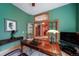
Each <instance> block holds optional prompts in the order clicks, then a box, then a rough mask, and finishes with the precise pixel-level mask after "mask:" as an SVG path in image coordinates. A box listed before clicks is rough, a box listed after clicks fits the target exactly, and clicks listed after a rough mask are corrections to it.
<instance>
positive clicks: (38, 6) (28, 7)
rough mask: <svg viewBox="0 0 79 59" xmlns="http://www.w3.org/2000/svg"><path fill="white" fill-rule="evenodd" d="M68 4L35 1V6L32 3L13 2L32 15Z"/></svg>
mask: <svg viewBox="0 0 79 59" xmlns="http://www.w3.org/2000/svg"><path fill="white" fill-rule="evenodd" d="M66 4H68V3H35V6H34V7H33V6H32V4H31V3H13V5H15V6H16V7H18V8H19V9H21V10H23V11H24V12H26V13H28V14H30V15H36V14H39V13H42V12H46V11H49V10H51V9H55V8H58V7H61V6H64V5H66Z"/></svg>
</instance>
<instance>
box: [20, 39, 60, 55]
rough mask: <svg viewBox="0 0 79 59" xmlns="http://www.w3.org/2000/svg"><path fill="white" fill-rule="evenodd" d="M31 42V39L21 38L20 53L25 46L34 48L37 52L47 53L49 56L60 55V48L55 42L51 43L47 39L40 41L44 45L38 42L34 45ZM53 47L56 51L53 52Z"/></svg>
mask: <svg viewBox="0 0 79 59" xmlns="http://www.w3.org/2000/svg"><path fill="white" fill-rule="evenodd" d="M31 42H32V41H28V40H23V41H22V42H21V52H22V53H23V46H27V47H29V48H32V49H35V50H37V51H39V52H42V53H45V54H47V55H49V56H57V55H59V56H60V55H61V52H60V48H59V46H58V44H57V43H54V44H52V45H51V44H50V43H49V42H47V41H42V42H43V43H44V44H45V45H44V46H42V44H38V46H35V45H33V44H31ZM42 42H41V43H42ZM52 49H53V50H52ZM54 49H55V50H56V51H57V52H55V51H54Z"/></svg>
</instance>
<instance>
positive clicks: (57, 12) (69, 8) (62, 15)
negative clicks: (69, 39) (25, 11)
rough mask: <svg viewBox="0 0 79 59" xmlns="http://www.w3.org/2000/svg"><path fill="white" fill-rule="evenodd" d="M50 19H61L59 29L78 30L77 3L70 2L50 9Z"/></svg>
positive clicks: (64, 30)
mask: <svg viewBox="0 0 79 59" xmlns="http://www.w3.org/2000/svg"><path fill="white" fill-rule="evenodd" d="M49 17H50V20H56V19H58V20H59V30H60V31H62V32H76V5H75V4H68V5H64V6H62V7H60V8H56V9H54V10H51V11H49Z"/></svg>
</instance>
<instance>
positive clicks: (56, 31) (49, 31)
mask: <svg viewBox="0 0 79 59" xmlns="http://www.w3.org/2000/svg"><path fill="white" fill-rule="evenodd" d="M48 33H54V34H55V33H59V31H58V30H48Z"/></svg>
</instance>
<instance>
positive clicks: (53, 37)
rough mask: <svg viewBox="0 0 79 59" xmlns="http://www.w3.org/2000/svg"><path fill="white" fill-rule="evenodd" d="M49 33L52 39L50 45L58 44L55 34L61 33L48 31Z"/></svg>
mask: <svg viewBox="0 0 79 59" xmlns="http://www.w3.org/2000/svg"><path fill="white" fill-rule="evenodd" d="M48 33H49V35H50V36H49V37H50V43H51V44H52V43H56V36H55V34H56V33H59V31H58V30H48Z"/></svg>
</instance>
